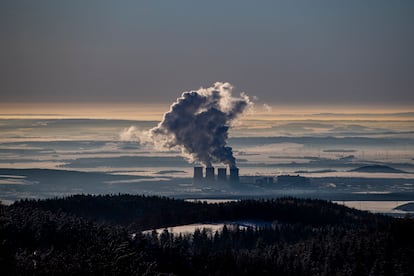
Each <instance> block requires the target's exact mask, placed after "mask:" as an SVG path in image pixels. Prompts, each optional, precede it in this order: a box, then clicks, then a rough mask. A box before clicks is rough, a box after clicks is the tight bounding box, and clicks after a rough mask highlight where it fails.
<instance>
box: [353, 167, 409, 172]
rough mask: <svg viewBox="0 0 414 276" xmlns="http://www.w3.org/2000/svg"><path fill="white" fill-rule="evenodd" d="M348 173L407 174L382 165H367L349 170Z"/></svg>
mask: <svg viewBox="0 0 414 276" xmlns="http://www.w3.org/2000/svg"><path fill="white" fill-rule="evenodd" d="M350 172H367V173H407V172H405V171H402V170H398V169H394V168H392V167H389V166H384V165H368V166H362V167H359V168H356V169H352V170H350Z"/></svg>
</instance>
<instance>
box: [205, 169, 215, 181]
mask: <svg viewBox="0 0 414 276" xmlns="http://www.w3.org/2000/svg"><path fill="white" fill-rule="evenodd" d="M206 180H214V167H207V168H206Z"/></svg>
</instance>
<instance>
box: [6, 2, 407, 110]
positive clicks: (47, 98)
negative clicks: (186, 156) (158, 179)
mask: <svg viewBox="0 0 414 276" xmlns="http://www.w3.org/2000/svg"><path fill="white" fill-rule="evenodd" d="M413 14H414V2H413V1H409V0H407V1H397V0H395V1H382V0H375V1H373V0H371V1H369V0H367V1H360V0H348V1H336V0H329V1H322V0H314V1H305V0H304V1H292V0H289V1H288V0H286V1H281V0H272V1H270V0H269V1H264V0H263V1H247V0H238V1H184V0H178V1H159V0H152V1H132V0H131V1H126V0H122V1H105V0H102V1H93V0H91V1H79V0H71V1H56V0H38V1H29V0H28V1H24V0H2V1H1V2H0V41H1V43H0V60H1V62H0V102H1V103H2V104H3V105H7V104H8V103H10V104H12V103H16V102H21V103H52V102H53V103H56V102H58V103H63V104H64V103H80V102H81V103H102V104H105V103H107V104H112V103H129V104H143V103H144V104H146V103H171V102H173V101H174V100H175V99H176V98H177V97H178V96H179V95H180V93H181V92H182V91H187V90H192V89H198V88H199V87H201V86H203V87H209V86H211V85H212V84H213V83H215V82H216V81H225V82H230V83H232V84H233V85H234V86H235V88H236V91H238V92H242V91H244V92H246V93H247V94H248V95H250V96H254V97H257V101H260V102H263V103H269V104H277V105H281V106H283V105H302V104H306V105H325V106H330V105H349V106H354V105H358V106H392V107H394V108H396V109H398V107H399V106H401V107H404V108H405V110H407V107H408V108H409V109H412V107H413V105H414V93H413V91H414V51H413V49H414V28H413V26H414V16H412V15H413Z"/></svg>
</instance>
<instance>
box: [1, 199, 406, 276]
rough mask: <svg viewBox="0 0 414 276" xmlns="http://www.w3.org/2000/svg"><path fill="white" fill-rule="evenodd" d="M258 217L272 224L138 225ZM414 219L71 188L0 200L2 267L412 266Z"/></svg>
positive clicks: (202, 270)
mask: <svg viewBox="0 0 414 276" xmlns="http://www.w3.org/2000/svg"><path fill="white" fill-rule="evenodd" d="M253 219H254V220H263V221H269V222H272V224H271V225H272V226H271V227H256V228H254V229H253V228H246V229H241V228H237V227H236V228H235V227H225V228H224V229H223V231H220V232H212V231H208V230H202V231H199V230H196V231H195V232H194V233H193V234H191V235H190V234H188V235H177V234H175V235H173V234H172V233H169V232H168V230H167V229H166V230H164V231H163V232H162V233H161V234H159V235H158V234H156V233H155V231H153V232H152V233H150V234H142V233H141V231H142V230H148V229H153V228H161V227H168V226H174V225H181V224H189V223H198V222H211V221H232V220H253ZM413 259H414V221H413V220H412V219H408V218H406V219H398V218H391V217H387V216H382V215H374V214H371V213H368V212H363V211H358V210H355V209H349V208H347V207H344V206H340V205H336V204H333V203H330V202H327V201H322V200H311V199H296V198H278V199H270V200H242V201H239V202H228V203H220V204H207V203H203V202H195V203H193V202H186V201H183V200H177V199H171V198H165V197H156V196H138V195H103V196H92V195H75V196H69V197H65V198H55V199H46V200H21V201H18V202H15V203H14V204H12V205H10V206H4V205H1V206H0V267H1V270H2V272H4V273H5V274H3V273H2V275H16V274H17V275H54V274H63V275H80V274H89V275H160V274H164V275H170V274H171V275H413V274H414V264H413V262H412V260H413Z"/></svg>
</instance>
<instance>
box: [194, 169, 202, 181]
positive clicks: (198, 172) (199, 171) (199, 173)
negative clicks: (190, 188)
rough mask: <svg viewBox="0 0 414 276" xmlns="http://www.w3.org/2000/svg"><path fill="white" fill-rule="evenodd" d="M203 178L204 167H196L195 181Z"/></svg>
mask: <svg viewBox="0 0 414 276" xmlns="http://www.w3.org/2000/svg"><path fill="white" fill-rule="evenodd" d="M202 179H203V167H194V176H193V182H194V183H197V182H200V181H201V180H202Z"/></svg>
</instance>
